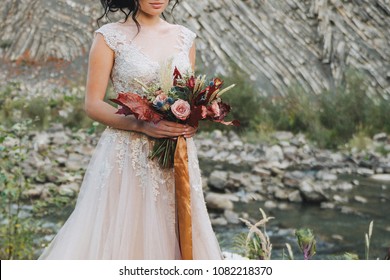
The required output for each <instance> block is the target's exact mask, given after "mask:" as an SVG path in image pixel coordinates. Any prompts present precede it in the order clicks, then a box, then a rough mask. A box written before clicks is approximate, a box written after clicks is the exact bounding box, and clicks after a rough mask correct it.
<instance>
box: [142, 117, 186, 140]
mask: <svg viewBox="0 0 390 280" xmlns="http://www.w3.org/2000/svg"><path fill="white" fill-rule="evenodd" d="M189 129H190V128H189V126H187V125H184V124H180V123H175V122H170V121H166V120H161V121H159V122H158V123H153V122H143V125H142V129H141V132H142V133H145V134H146V135H148V136H150V137H153V138H176V137H178V136H181V135H186V134H187V133H188V131H189Z"/></svg>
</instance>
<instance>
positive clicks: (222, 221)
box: [210, 217, 228, 226]
mask: <svg viewBox="0 0 390 280" xmlns="http://www.w3.org/2000/svg"><path fill="white" fill-rule="evenodd" d="M210 222H211V224H212V225H213V226H226V225H227V224H228V222H227V221H226V219H225V218H224V217H217V218H210Z"/></svg>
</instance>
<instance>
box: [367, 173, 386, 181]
mask: <svg viewBox="0 0 390 280" xmlns="http://www.w3.org/2000/svg"><path fill="white" fill-rule="evenodd" d="M370 178H371V179H373V180H377V181H385V182H390V174H374V175H371V176H370Z"/></svg>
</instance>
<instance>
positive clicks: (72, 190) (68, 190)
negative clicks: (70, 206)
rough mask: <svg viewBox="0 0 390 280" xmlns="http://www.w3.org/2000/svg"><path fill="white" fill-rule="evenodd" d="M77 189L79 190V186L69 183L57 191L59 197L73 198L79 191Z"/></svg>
mask: <svg viewBox="0 0 390 280" xmlns="http://www.w3.org/2000/svg"><path fill="white" fill-rule="evenodd" d="M79 188H80V185H79V184H77V183H69V184H64V185H61V186H60V188H59V190H58V191H59V193H60V194H61V195H66V196H74V195H75V194H77V192H78V191H79Z"/></svg>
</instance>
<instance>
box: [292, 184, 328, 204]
mask: <svg viewBox="0 0 390 280" xmlns="http://www.w3.org/2000/svg"><path fill="white" fill-rule="evenodd" d="M299 191H300V193H301V195H302V198H303V200H304V201H306V202H309V203H321V202H323V201H327V200H328V197H327V195H326V194H325V193H324V192H323V190H322V188H321V186H320V185H319V184H318V183H315V182H313V181H310V180H305V181H302V182H301V183H300V185H299Z"/></svg>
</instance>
